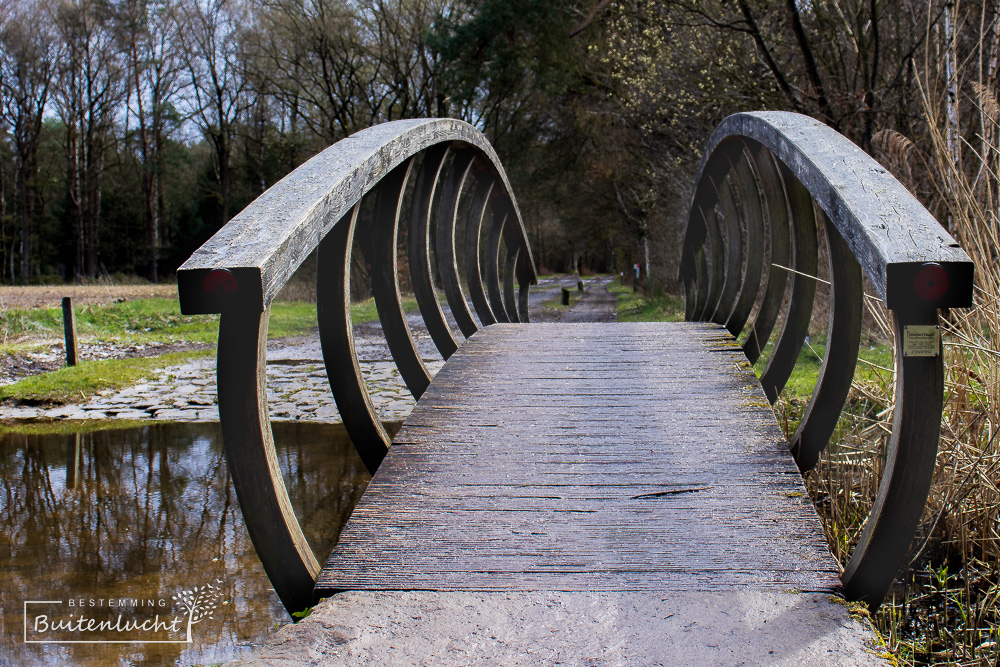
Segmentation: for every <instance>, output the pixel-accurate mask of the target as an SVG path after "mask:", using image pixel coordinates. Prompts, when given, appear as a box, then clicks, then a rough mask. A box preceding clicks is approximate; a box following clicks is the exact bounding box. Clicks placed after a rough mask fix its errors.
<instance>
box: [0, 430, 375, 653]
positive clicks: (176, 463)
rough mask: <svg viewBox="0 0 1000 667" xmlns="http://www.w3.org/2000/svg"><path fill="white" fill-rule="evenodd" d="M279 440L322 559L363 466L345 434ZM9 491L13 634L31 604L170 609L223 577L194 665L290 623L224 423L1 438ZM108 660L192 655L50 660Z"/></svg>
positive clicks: (5, 554) (1, 473)
mask: <svg viewBox="0 0 1000 667" xmlns="http://www.w3.org/2000/svg"><path fill="white" fill-rule="evenodd" d="M275 440H276V441H277V442H278V444H279V452H278V458H279V463H280V465H281V466H282V469H283V470H284V472H285V478H286V484H287V486H288V490H289V495H290V496H291V498H292V504H293V507H295V508H296V514H297V515H298V516H299V517H300V520H301V521H302V524H303V528H304V530H305V531H306V534H307V537H308V539H309V541H310V543H311V544H312V545H313V547H314V548H315V549H316V551H317V554H318V555H319V556H320V557H321V558H323V557H325V555H326V554H327V553H328V552H329V550H330V549H331V548H332V544H333V540H334V539H335V538H336V536H337V535H338V534H339V531H340V527H341V525H342V523H343V522H344V521H346V519H347V517H348V516H349V514H350V512H351V510H352V509H353V507H354V504H355V503H356V502H357V498H358V497H360V494H361V492H362V491H363V489H364V486H365V484H366V483H367V479H368V476H367V474H366V473H365V472H364V466H363V465H362V464H361V462H360V460H358V458H357V456H356V455H355V454H354V451H353V447H352V446H351V444H350V441H349V440H348V439H347V438H346V437H345V435H344V433H343V430H342V428H340V427H334V426H329V425H315V424H312V425H310V424H276V425H275ZM0 484H2V488H3V496H2V498H3V501H2V507H0V526H2V531H0V558H2V560H3V563H4V565H3V567H2V569H0V583H2V589H3V591H4V596H3V597H4V609H3V613H4V618H3V621H2V623H3V627H4V628H5V629H9V628H12V627H13V628H17V627H20V625H21V618H20V613H21V604H20V601H21V600H24V599H50V600H60V599H61V600H66V599H69V598H81V597H82V598H119V597H129V598H139V599H160V598H165V599H167V600H169V597H170V595H171V594H172V593H175V592H177V590H178V589H180V588H183V587H191V586H195V585H201V584H204V583H208V582H210V581H213V580H214V579H221V580H222V581H223V582H224V584H223V585H224V587H225V589H226V590H225V597H224V599H225V600H227V601H228V604H227V605H226V607H225V608H224V609H225V611H224V612H222V613H219V614H217V615H216V619H217V620H216V621H214V624H213V623H212V622H209V623H205V624H203V625H205V626H206V627H205V628H200V627H199V636H198V637H197V638H196V640H200V641H201V644H202V645H201V646H200V647H199V646H198V645H197V644H196V645H195V646H193V647H190V648H187V649H185V650H184V654H183V655H184V661H185V662H191V661H194V662H201V661H211V659H212V655H213V652H212V649H211V647H210V646H208V645H207V644H210V643H211V642H212V641H215V642H229V643H230V644H233V643H236V642H240V641H244V642H245V641H247V640H251V639H254V638H257V637H259V635H260V633H261V632H262V631H265V630H266V629H267V628H268V627H271V626H273V622H274V620H275V619H281V620H284V618H285V616H284V611H283V610H282V608H281V605H280V603H279V602H278V600H277V598H276V596H275V595H274V593H273V591H270V590H269V585H268V583H267V579H266V577H265V576H264V575H263V572H262V569H261V567H260V564H259V562H258V561H257V558H256V556H255V554H254V552H253V546H252V545H251V543H250V540H249V537H248V536H247V534H246V530H245V529H244V527H243V522H242V517H241V516H240V513H239V509H238V506H237V503H236V502H235V498H234V496H233V492H232V484H231V483H230V480H229V473H228V469H227V467H226V462H225V456H224V454H223V448H222V443H221V435H220V432H219V429H218V425H184V424H155V425H151V426H147V427H142V428H136V429H127V430H110V431H92V432H89V433H82V434H69V435H30V436H29V435H23V434H9V435H4V436H0ZM203 580H204V581H203ZM170 611H171V613H173V611H174V610H172V609H171V610H170ZM127 612H128V609H127V608H126V609H125V610H123V614H124V615H126V616H128V615H129V614H128V613H127ZM145 613H146V612H145V611H144V610H142V609H139V610H137V612H136V615H143V614H145ZM11 614H14V615H15V616H14V617H11V616H10V615H11ZM209 626H211V627H209ZM11 638H12V635H10V634H8V633H6V632H5V633H4V643H8V642H9V641H11ZM8 647H9V644H8ZM8 647H5V649H4V653H7V648H8ZM77 649H80V650H79V651H78V650H77ZM13 650H15V651H19V650H26V651H27V650H30V647H28V648H26V647H24V645H23V644H22V645H20V649H18V648H17V647H13ZM101 650H103V651H104V653H103V654H101V657H98V655H99V653H94V656H95V658H94V659H95V661H97V662H101V661H106V660H107V659H108V658H109V657H111V656H124V655H125V653H124V652H125V651H128V652H133V651H134V653H132V654H131V655H129V657H128V662H131V663H137V662H145V661H147V660H150V661H153V662H155V661H157V660H159V661H162V660H163V658H164V657H167V656H174V655H176V656H177V657H180V656H181V648H180V647H178V646H175V647H170V645H166V646H164V645H161V646H156V645H145V646H143V645H137V646H136V647H127V648H124V649H120V648H117V647H107V646H105V647H88V648H84V647H72V652H71V653H67V654H65V655H64V656H63V657H62V658H59V659H58V660H55V659H54V656H53V659H52V661H53V662H61V661H62V660H63V659H65V658H68V657H70V656H72V659H73V660H74V661H77V662H80V661H87V658H86V656H87V655H88V653H87V652H88V651H91V652H93V651H98V652H100V651H101ZM206 651H207V653H206ZM192 652H193V653H192ZM29 655H30V656H33V657H32V658H31V659H32V661H35V660H38V659H40V658H42V657H43V656H42V655H41V654H33V653H31V652H27V653H25V654H24V655H23V656H21V657H22V658H26V657H27V656H29ZM45 655H46V656H47V655H49V654H48V653H46V654H45ZM154 658H155V660H154ZM11 659H12V661H13V662H14V663H15V664H17V662H18V660H17V656H16V655H15V656H12V658H11ZM111 660H112V661H114V660H115V658H114V657H111ZM157 664H158V663H157Z"/></svg>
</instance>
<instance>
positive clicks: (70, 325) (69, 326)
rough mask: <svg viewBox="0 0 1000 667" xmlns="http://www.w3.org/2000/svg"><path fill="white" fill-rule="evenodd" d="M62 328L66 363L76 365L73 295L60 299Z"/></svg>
mask: <svg viewBox="0 0 1000 667" xmlns="http://www.w3.org/2000/svg"><path fill="white" fill-rule="evenodd" d="M62 310H63V330H64V331H65V332H66V365H67V366H76V357H77V355H76V317H74V316H73V297H69V296H64V297H63V300H62Z"/></svg>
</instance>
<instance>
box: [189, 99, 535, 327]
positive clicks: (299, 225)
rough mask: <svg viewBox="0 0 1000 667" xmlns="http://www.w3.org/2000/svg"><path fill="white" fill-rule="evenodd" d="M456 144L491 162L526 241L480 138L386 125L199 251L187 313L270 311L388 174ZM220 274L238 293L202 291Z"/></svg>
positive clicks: (309, 166)
mask: <svg viewBox="0 0 1000 667" xmlns="http://www.w3.org/2000/svg"><path fill="white" fill-rule="evenodd" d="M453 142H454V143H458V144H462V145H467V146H469V147H473V148H475V149H476V151H477V152H478V154H479V155H480V156H481V157H482V159H484V160H485V161H488V162H489V165H490V168H491V169H492V170H493V171H494V172H495V174H496V177H497V179H498V180H499V181H501V182H502V183H503V188H502V189H503V190H504V191H505V193H506V196H507V199H509V201H510V204H509V209H510V215H511V222H510V224H511V225H517V226H520V228H521V235H522V238H526V236H527V235H526V233H525V232H524V226H523V224H522V223H521V217H520V213H519V211H518V208H517V203H516V202H515V201H514V199H513V197H512V195H510V192H511V189H510V183H509V182H508V180H507V176H506V174H505V173H504V171H503V168H502V167H501V166H500V161H499V159H498V158H497V156H496V152H495V151H494V150H493V148H492V147H491V146H490V144H489V142H488V141H487V140H486V138H485V137H484V136H483V135H482V133H481V132H479V131H478V130H477V129H476V128H474V127H473V126H472V125H469V124H468V123H465V122H463V121H460V120H455V119H452V118H418V119H410V120H398V121H394V122H391V123H383V124H381V125H376V126H374V127H370V128H367V129H364V130H361V131H360V132H357V133H356V134H353V135H351V136H350V137H348V138H346V139H344V140H342V141H339V142H337V143H336V144H334V145H333V146H330V147H329V148H327V149H326V150H324V151H323V152H321V153H319V154H318V155H316V156H314V157H312V158H310V159H309V160H308V161H307V162H305V163H304V164H302V165H301V166H299V167H298V168H297V169H296V170H295V171H293V172H292V173H291V174H289V175H288V176H286V177H285V178H283V179H282V180H281V181H279V182H278V183H276V184H275V185H273V186H272V187H271V188H269V189H268V190H267V192H265V193H263V194H262V195H261V196H260V197H258V198H257V199H256V200H255V201H254V202H253V203H252V204H250V205H249V206H247V207H246V208H245V209H243V211H241V212H240V213H239V214H237V215H236V216H235V217H233V219H232V220H230V221H229V222H228V223H227V224H226V225H225V226H224V227H223V228H222V229H220V230H219V231H218V232H217V233H216V234H215V235H214V236H212V238H211V239H209V240H208V241H207V242H206V243H205V244H204V245H202V246H201V247H200V248H198V250H196V251H195V252H194V254H192V255H191V257H189V258H188V259H187V261H185V262H184V264H182V265H181V267H180V268H179V269H178V270H177V280H178V291H179V293H180V298H181V309H182V310H183V311H184V312H185V313H188V314H193V313H212V312H222V310H223V308H229V307H231V306H232V304H234V303H237V302H238V303H239V304H240V305H243V306H244V307H246V306H253V307H256V308H258V309H261V308H265V307H267V306H268V304H270V302H271V299H273V298H274V295H275V294H277V293H278V291H279V290H280V289H281V288H282V286H284V284H285V282H287V280H288V278H289V277H290V276H291V275H292V273H294V272H295V269H296V268H298V267H299V265H300V264H301V263H302V261H303V260H305V258H306V257H308V256H309V253H310V252H312V250H313V249H315V247H316V246H317V245H318V243H319V241H320V240H321V239H322V238H323V237H325V236H326V235H327V234H328V233H329V231H330V230H331V229H332V227H333V225H334V224H336V223H337V222H338V221H339V220H340V219H341V218H342V217H343V216H344V215H345V214H347V212H348V211H350V210H351V208H352V207H353V206H354V205H355V204H356V203H357V202H358V201H360V200H361V197H362V196H364V194H365V193H367V192H368V191H369V190H371V189H372V188H373V187H375V185H377V184H378V182H379V181H380V180H382V178H383V177H384V176H385V175H386V174H388V173H389V172H390V171H392V170H393V169H394V168H396V167H397V166H398V165H399V164H401V163H402V162H403V161H404V160H407V159H409V158H410V157H412V156H413V155H415V154H417V153H419V152H420V151H422V150H424V149H426V148H428V147H430V146H434V145H435V144H450V143H453ZM529 261H531V258H530V255H529ZM532 266H534V264H533V262H532ZM220 269H225V270H227V271H229V273H230V276H231V277H232V278H233V279H234V281H235V282H234V286H235V288H236V289H235V292H233V291H232V290H227V291H226V292H225V293H222V294H216V293H215V292H212V291H206V290H204V289H203V285H202V283H203V281H204V280H205V278H206V276H207V275H208V274H209V273H210V272H211V271H215V270H220Z"/></svg>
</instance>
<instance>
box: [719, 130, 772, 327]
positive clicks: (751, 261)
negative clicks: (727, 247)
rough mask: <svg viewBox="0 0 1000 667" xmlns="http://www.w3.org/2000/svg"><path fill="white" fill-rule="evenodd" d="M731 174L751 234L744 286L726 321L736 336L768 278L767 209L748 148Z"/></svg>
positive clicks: (747, 234) (741, 152)
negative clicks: (765, 255)
mask: <svg viewBox="0 0 1000 667" xmlns="http://www.w3.org/2000/svg"><path fill="white" fill-rule="evenodd" d="M730 174H731V179H732V180H733V182H734V184H735V185H736V188H737V190H738V192H739V198H740V201H741V202H742V204H743V206H741V207H740V209H741V210H742V215H741V216H740V217H741V220H742V222H743V224H742V226H743V228H744V229H745V230H746V237H747V243H746V250H745V252H744V266H743V270H742V272H741V273H742V274H743V284H742V286H741V287H740V294H739V297H738V298H737V299H736V304H735V305H734V306H733V310H732V313H730V315H729V319H728V320H727V321H726V329H728V330H729V332H730V333H732V334H733V335H734V336H739V335H740V333H741V332H742V331H743V327H744V326H746V323H747V320H748V319H749V318H750V312H751V311H752V310H753V307H754V304H755V303H756V301H757V296H758V294H759V292H760V288H761V280H762V278H763V277H764V276H763V267H764V254H765V247H764V245H765V244H764V210H763V208H762V206H761V201H760V191H759V189H758V187H757V178H756V176H755V175H754V173H753V169H752V168H751V165H750V162H749V157H748V155H747V153H746V150H741V151H740V152H739V154H738V155H737V156H736V162H735V163H734V164H733V168H732V171H730Z"/></svg>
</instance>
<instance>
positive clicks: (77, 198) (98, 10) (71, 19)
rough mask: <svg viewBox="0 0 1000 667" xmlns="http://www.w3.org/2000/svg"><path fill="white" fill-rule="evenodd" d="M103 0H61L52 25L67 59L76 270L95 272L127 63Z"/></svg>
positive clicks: (61, 87) (63, 94)
mask: <svg viewBox="0 0 1000 667" xmlns="http://www.w3.org/2000/svg"><path fill="white" fill-rule="evenodd" d="M113 18H114V17H113V14H112V8H111V7H110V5H109V4H108V3H107V2H106V0H62V1H61V2H60V3H59V6H58V8H57V12H56V28H57V30H58V32H59V36H60V38H61V40H62V45H63V49H64V53H65V58H63V60H62V67H61V69H60V71H59V73H58V86H57V90H56V96H55V97H56V102H57V107H58V110H59V115H60V116H61V118H62V120H63V123H64V124H65V127H66V139H65V152H66V163H67V169H66V191H67V199H68V201H69V208H70V213H71V217H72V219H73V222H74V227H75V230H76V261H75V263H76V267H75V269H76V273H77V274H78V275H86V276H89V277H94V276H96V275H97V268H98V263H99V259H98V252H99V233H100V219H101V195H102V185H103V177H104V172H105V169H106V159H107V152H108V149H109V145H110V144H111V143H112V142H113V141H114V139H115V136H114V132H113V130H114V125H115V120H116V113H117V111H118V110H119V105H120V104H121V101H122V98H123V94H124V91H125V75H126V71H127V69H126V68H127V62H126V58H125V56H124V54H123V53H122V52H121V50H120V49H119V48H118V43H117V40H116V36H115V34H114V26H113V23H112V21H113Z"/></svg>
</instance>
